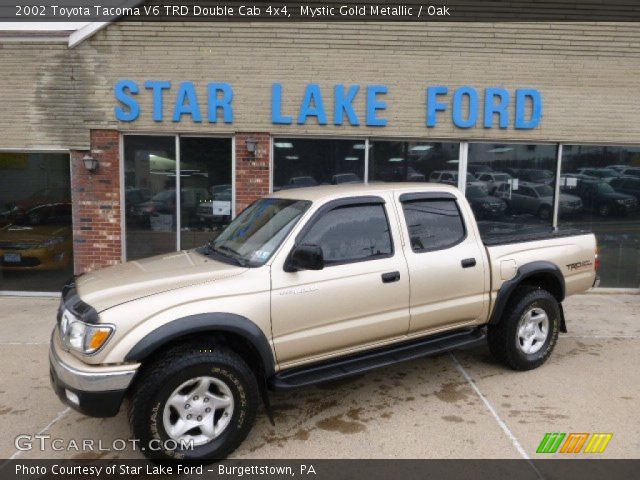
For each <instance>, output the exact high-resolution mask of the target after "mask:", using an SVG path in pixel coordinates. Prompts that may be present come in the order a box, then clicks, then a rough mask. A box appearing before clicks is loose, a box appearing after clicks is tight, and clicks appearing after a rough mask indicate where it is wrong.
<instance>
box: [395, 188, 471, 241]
mask: <svg viewBox="0 0 640 480" xmlns="http://www.w3.org/2000/svg"><path fill="white" fill-rule="evenodd" d="M402 209H403V210H404V216H405V219H406V221H407V226H408V228H409V239H410V241H411V249H412V250H413V251H414V252H416V253H420V252H429V251H433V250H441V249H444V248H449V247H452V246H454V245H457V244H458V243H460V242H461V241H462V240H464V238H465V236H466V232H465V228H464V223H463V221H462V217H461V216H460V210H459V209H458V205H457V204H456V201H455V200H453V199H450V200H449V199H437V200H435V199H434V200H417V201H408V202H403V204H402Z"/></svg>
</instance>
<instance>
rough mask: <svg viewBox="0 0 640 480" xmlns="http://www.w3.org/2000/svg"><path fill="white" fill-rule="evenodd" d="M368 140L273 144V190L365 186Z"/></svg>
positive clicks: (297, 140)
mask: <svg viewBox="0 0 640 480" xmlns="http://www.w3.org/2000/svg"><path fill="white" fill-rule="evenodd" d="M364 153H365V141H364V140H335V139H308V138H307V139H300V138H277V139H274V140H273V190H274V191H278V190H283V189H285V188H299V187H310V186H314V185H337V184H341V183H362V181H363V179H364Z"/></svg>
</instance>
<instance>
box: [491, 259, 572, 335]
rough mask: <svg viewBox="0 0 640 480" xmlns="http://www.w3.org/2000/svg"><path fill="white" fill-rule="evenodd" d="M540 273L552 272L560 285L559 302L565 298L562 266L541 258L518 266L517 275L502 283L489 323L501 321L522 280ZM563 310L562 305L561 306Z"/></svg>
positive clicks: (493, 323)
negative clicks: (512, 295)
mask: <svg viewBox="0 0 640 480" xmlns="http://www.w3.org/2000/svg"><path fill="white" fill-rule="evenodd" d="M540 273H546V274H551V275H552V276H553V277H554V278H555V279H556V281H557V282H558V284H559V286H560V295H559V298H558V304H560V302H562V301H563V300H564V297H565V283H564V276H563V275H562V272H561V271H560V268H559V267H558V266H557V265H556V264H555V263H551V262H547V261H544V260H539V261H535V262H531V263H526V264H524V265H522V266H521V267H520V268H518V271H517V272H516V275H515V276H514V277H513V278H512V279H510V280H507V281H506V282H504V283H503V284H502V286H501V287H500V290H498V294H497V296H496V302H495V306H494V307H493V312H492V313H491V318H489V325H495V324H496V323H498V322H499V321H500V318H501V317H502V314H503V313H504V309H505V307H506V306H507V302H508V300H509V298H510V297H511V294H512V293H513V292H514V290H515V289H516V288H518V287H519V286H520V285H521V284H522V282H524V281H525V280H526V279H527V278H530V277H532V276H534V275H538V274H540ZM560 311H561V312H562V307H561V308H560ZM562 317H563V318H562V319H561V321H562V324H564V315H562Z"/></svg>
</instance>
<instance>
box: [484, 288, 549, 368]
mask: <svg viewBox="0 0 640 480" xmlns="http://www.w3.org/2000/svg"><path fill="white" fill-rule="evenodd" d="M559 326H560V307H559V304H558V301H557V300H556V299H555V297H554V296H553V295H551V294H550V293H549V292H548V291H546V290H542V289H539V288H533V287H521V288H519V289H518V290H517V291H516V292H515V293H514V295H513V298H512V299H511V300H510V301H509V303H508V304H507V306H506V308H505V311H504V314H503V316H502V318H501V319H500V321H499V322H498V323H497V324H495V325H489V329H488V340H489V349H490V350H491V353H492V354H493V356H494V357H495V358H496V359H497V360H499V361H500V362H502V363H504V364H505V365H507V366H508V367H510V368H512V369H514V370H531V369H534V368H537V367H539V366H540V365H542V364H543V363H544V362H545V361H546V360H547V358H549V356H550V355H551V352H552V351H553V348H554V347H555V344H556V342H557V340H558V331H559Z"/></svg>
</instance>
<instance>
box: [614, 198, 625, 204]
mask: <svg viewBox="0 0 640 480" xmlns="http://www.w3.org/2000/svg"><path fill="white" fill-rule="evenodd" d="M616 203H619V204H620V205H624V203H625V201H624V199H623V198H618V199H617V200H616Z"/></svg>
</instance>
